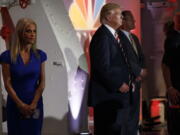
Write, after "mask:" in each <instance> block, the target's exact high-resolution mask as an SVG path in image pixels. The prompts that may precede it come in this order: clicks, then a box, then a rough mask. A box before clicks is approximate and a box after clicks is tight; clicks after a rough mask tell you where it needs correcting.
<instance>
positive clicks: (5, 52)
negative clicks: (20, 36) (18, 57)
mask: <svg viewBox="0 0 180 135" xmlns="http://www.w3.org/2000/svg"><path fill="white" fill-rule="evenodd" d="M1 55H10V50H6V51H4V52H2V53H1Z"/></svg>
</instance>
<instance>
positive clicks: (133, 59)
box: [118, 31, 145, 78]
mask: <svg viewBox="0 0 180 135" xmlns="http://www.w3.org/2000/svg"><path fill="white" fill-rule="evenodd" d="M118 35H119V37H120V41H121V44H122V45H123V47H124V48H125V50H126V53H127V56H128V60H129V63H130V67H131V71H132V74H133V76H134V78H136V77H138V76H139V75H140V72H141V69H142V68H145V58H144V54H143V51H142V49H141V45H140V42H139V40H138V38H137V36H136V35H134V34H132V38H133V39H134V41H135V43H136V47H137V51H138V55H137V54H136V52H135V51H134V49H133V47H132V45H131V42H130V41H129V39H128V37H127V36H126V35H125V34H124V33H123V32H122V31H118Z"/></svg>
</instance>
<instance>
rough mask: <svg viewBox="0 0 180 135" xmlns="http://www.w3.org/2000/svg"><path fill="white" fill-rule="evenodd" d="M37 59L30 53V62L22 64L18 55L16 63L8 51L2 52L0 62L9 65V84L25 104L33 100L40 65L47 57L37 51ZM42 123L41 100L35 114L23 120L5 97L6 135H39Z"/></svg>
mask: <svg viewBox="0 0 180 135" xmlns="http://www.w3.org/2000/svg"><path fill="white" fill-rule="evenodd" d="M38 53H39V57H36V55H35V54H34V53H33V51H31V52H30V60H29V62H28V63H27V64H24V62H23V60H22V58H21V56H20V55H18V57H17V61H16V63H13V62H12V61H11V58H10V51H9V50H7V51H5V52H3V53H2V54H1V56H0V62H2V63H7V64H9V65H10V74H11V84H12V87H13V89H14V90H15V92H16V94H17V95H18V97H19V98H20V99H21V100H22V101H23V102H24V103H26V104H30V103H31V102H32V100H33V98H34V95H35V91H36V89H37V87H38V82H39V78H40V66H41V63H43V62H44V61H46V60H47V55H46V53H45V52H43V51H42V50H38ZM42 123H43V99H42V97H41V98H40V100H39V102H38V105H37V109H36V113H34V114H33V115H32V116H31V117H30V118H23V117H22V115H21V114H20V112H19V109H18V108H17V106H16V104H15V102H14V101H13V100H12V99H11V97H10V96H9V95H8V97H7V126H8V135H41V129H42Z"/></svg>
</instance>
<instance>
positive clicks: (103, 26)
mask: <svg viewBox="0 0 180 135" xmlns="http://www.w3.org/2000/svg"><path fill="white" fill-rule="evenodd" d="M101 27H102V29H103V30H104V32H105V34H107V35H108V37H109V39H111V40H112V42H114V44H118V41H117V40H116V39H115V37H114V36H113V34H112V33H111V32H110V31H109V30H108V28H107V27H106V26H105V25H102V26H101Z"/></svg>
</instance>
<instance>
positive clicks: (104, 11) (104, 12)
mask: <svg viewBox="0 0 180 135" xmlns="http://www.w3.org/2000/svg"><path fill="white" fill-rule="evenodd" d="M117 8H119V9H120V5H118V4H116V3H107V4H105V5H104V6H103V7H102V9H101V12H100V22H101V24H103V23H104V21H105V20H106V17H107V16H108V15H109V14H110V13H111V11H112V10H114V9H117Z"/></svg>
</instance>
